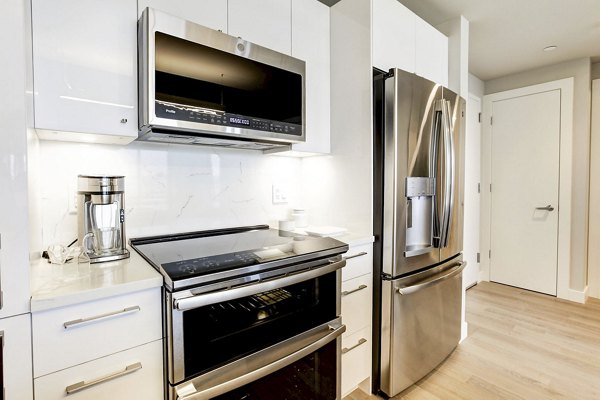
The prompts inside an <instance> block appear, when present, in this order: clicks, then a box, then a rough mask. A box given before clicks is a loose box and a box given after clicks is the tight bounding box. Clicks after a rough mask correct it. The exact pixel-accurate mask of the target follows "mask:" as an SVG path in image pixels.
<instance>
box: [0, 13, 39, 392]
mask: <svg viewBox="0 0 600 400" xmlns="http://www.w3.org/2000/svg"><path fill="white" fill-rule="evenodd" d="M2 6H3V8H2V13H1V14H0V37H1V38H2V39H1V40H0V60H4V61H3V62H2V74H0V88H1V90H2V95H0V137H2V144H1V145H0V188H1V189H0V191H1V193H0V300H1V301H0V318H5V317H10V316H12V315H17V314H24V313H27V312H29V298H30V296H31V295H30V291H29V245H30V242H29V234H28V233H29V229H28V218H29V215H28V206H27V205H28V194H27V193H28V188H27V184H28V172H29V168H28V152H27V136H28V134H27V127H28V124H27V113H26V109H25V104H27V106H29V105H30V104H29V103H30V99H29V98H28V97H26V90H27V85H26V72H25V71H26V70H27V64H26V62H25V60H26V54H27V52H29V51H30V50H29V43H28V40H26V37H25V35H24V34H23V32H26V29H28V26H27V24H25V20H26V15H25V10H24V7H23V3H22V2H20V1H7V2H3V3H2ZM0 322H2V323H4V322H3V321H2V320H0ZM4 329H5V328H4V327H3V325H2V324H0V331H2V330H4ZM28 329H29V328H28ZM15 335H16V336H25V335H27V336H28V335H29V334H26V332H25V331H24V330H23V331H19V330H18V329H17V330H16V331H15V332H12V336H13V338H14V336H15ZM23 339H24V338H23ZM11 340H13V339H11ZM16 340H17V342H18V341H19V340H21V338H19V337H17V338H16ZM5 343H8V336H7V341H6V342H5ZM30 347H31V346H30ZM5 351H6V352H9V351H10V352H13V353H12V354H14V355H15V357H14V358H13V359H10V360H9V359H8V358H7V359H5V364H3V365H4V372H5V373H6V375H5V376H4V378H5V380H4V382H5V384H7V385H10V386H13V385H17V386H18V385H19V383H17V382H13V381H11V380H10V379H11V370H12V369H13V367H16V369H17V370H19V369H20V368H21V367H20V366H19V357H22V361H23V363H22V364H21V365H22V366H23V368H25V369H26V367H25V365H26V364H25V362H26V361H27V360H28V357H27V356H26V355H25V354H24V353H21V354H20V353H19V351H20V350H19V347H18V345H17V347H16V348H14V349H10V350H9V349H7V348H5ZM23 351H24V349H23ZM6 361H10V362H6ZM13 362H14V363H15V364H12V363H13ZM9 366H10V367H9ZM1 372H2V371H1V368H0V373H1ZM15 372H16V371H15ZM0 390H1V389H0ZM15 393H18V392H14V391H12V390H9V388H8V386H7V390H6V398H8V399H13V398H14V399H20V398H23V399H25V398H26V397H19V396H17V395H16V394H15ZM0 397H2V396H0Z"/></svg>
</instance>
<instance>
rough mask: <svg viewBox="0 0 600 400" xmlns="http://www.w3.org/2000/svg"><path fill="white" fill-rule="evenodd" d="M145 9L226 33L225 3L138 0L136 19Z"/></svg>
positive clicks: (221, 0)
mask: <svg viewBox="0 0 600 400" xmlns="http://www.w3.org/2000/svg"><path fill="white" fill-rule="evenodd" d="M146 7H150V8H154V9H155V10H159V11H162V12H165V13H167V14H171V15H173V16H175V17H179V18H182V19H185V20H187V21H191V22H194V23H196V24H199V25H203V26H206V27H207V28H210V29H215V30H218V31H221V32H225V33H227V1H224V0H202V1H198V0H177V1H173V0H138V17H139V16H141V15H142V11H144V10H145V9H146Z"/></svg>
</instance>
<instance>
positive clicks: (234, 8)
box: [227, 0, 292, 55]
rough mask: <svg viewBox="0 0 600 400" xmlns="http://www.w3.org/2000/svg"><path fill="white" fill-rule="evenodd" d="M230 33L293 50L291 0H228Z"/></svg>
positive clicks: (258, 42) (280, 48)
mask: <svg viewBox="0 0 600 400" xmlns="http://www.w3.org/2000/svg"><path fill="white" fill-rule="evenodd" d="M227 3H228V11H227V16H228V19H229V24H228V33H229V34H230V35H232V36H238V37H241V38H242V39H244V40H248V41H250V42H252V43H256V44H258V45H260V46H263V47H267V48H269V49H272V50H275V51H279V52H280V53H284V54H288V55H290V54H291V46H292V38H291V36H292V24H291V14H292V2H291V0H228V2H227Z"/></svg>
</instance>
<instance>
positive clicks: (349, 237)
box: [334, 232, 375, 246]
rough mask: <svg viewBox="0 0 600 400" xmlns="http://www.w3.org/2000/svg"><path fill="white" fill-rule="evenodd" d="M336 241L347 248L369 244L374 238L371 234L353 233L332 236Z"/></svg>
mask: <svg viewBox="0 0 600 400" xmlns="http://www.w3.org/2000/svg"><path fill="white" fill-rule="evenodd" d="M334 237H335V238H336V239H337V240H339V241H341V242H344V243H346V244H348V246H359V245H361V244H370V243H373V242H374V241H375V237H374V236H373V234H372V233H369V234H364V233H355V232H347V233H344V234H343V235H339V236H334Z"/></svg>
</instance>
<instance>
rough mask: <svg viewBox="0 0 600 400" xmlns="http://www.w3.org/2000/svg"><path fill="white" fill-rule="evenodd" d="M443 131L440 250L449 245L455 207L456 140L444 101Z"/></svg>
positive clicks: (448, 109) (448, 104) (446, 103)
mask: <svg viewBox="0 0 600 400" xmlns="http://www.w3.org/2000/svg"><path fill="white" fill-rule="evenodd" d="M442 129H443V142H444V194H443V196H444V201H443V214H442V224H441V225H442V228H441V234H440V248H442V247H446V246H447V245H448V236H449V232H450V224H451V221H452V209H453V207H454V175H455V173H454V140H453V137H452V131H453V129H452V120H451V118H450V102H449V101H448V100H442Z"/></svg>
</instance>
